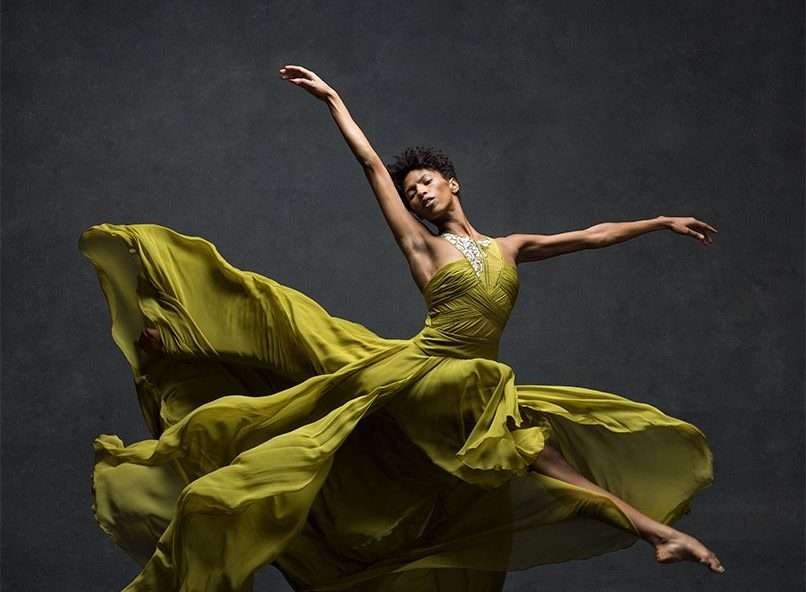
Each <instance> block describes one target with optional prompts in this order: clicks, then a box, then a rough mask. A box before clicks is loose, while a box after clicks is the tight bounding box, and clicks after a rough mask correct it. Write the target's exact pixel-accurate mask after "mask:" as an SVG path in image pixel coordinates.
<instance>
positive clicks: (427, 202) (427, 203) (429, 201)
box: [423, 197, 437, 208]
mask: <svg viewBox="0 0 806 592" xmlns="http://www.w3.org/2000/svg"><path fill="white" fill-rule="evenodd" d="M435 201H437V200H436V199H435V198H433V197H429V198H428V199H426V200H425V201H424V202H423V207H426V208H430V207H431V206H432V205H433V204H434V202H435Z"/></svg>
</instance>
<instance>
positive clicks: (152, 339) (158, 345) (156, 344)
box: [137, 327, 163, 351]
mask: <svg viewBox="0 0 806 592" xmlns="http://www.w3.org/2000/svg"><path fill="white" fill-rule="evenodd" d="M137 345H139V346H140V347H142V348H143V349H147V350H152V351H163V349H162V339H161V338H160V332H159V330H157V329H152V328H151V327H146V328H145V329H143V332H142V333H140V337H139V339H138V340H137Z"/></svg>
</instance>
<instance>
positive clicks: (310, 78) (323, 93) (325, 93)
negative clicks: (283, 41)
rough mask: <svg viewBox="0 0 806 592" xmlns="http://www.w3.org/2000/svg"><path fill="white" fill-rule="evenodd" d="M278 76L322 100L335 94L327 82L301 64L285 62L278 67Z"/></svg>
mask: <svg viewBox="0 0 806 592" xmlns="http://www.w3.org/2000/svg"><path fill="white" fill-rule="evenodd" d="M280 78H282V79H283V80H288V81H289V82H290V83H292V84H295V85H296V86H299V87H302V88H304V89H305V90H307V91H308V92H309V93H311V94H312V95H313V96H315V97H316V98H317V99H320V100H322V101H324V100H326V99H327V98H328V97H332V96H334V95H335V94H336V91H335V90H333V88H332V87H331V86H330V85H329V84H328V83H326V82H325V81H324V80H322V79H321V78H320V77H319V76H317V75H316V74H315V73H314V72H313V71H311V70H308V69H307V68H303V67H302V66H293V65H291V64H286V65H285V66H283V67H282V68H280Z"/></svg>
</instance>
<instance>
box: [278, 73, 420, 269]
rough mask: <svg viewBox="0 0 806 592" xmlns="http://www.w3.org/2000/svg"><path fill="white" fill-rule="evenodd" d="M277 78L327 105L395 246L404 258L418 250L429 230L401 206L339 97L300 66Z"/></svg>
mask: <svg viewBox="0 0 806 592" xmlns="http://www.w3.org/2000/svg"><path fill="white" fill-rule="evenodd" d="M280 76H281V77H282V78H283V79H284V80H288V81H289V82H291V83H293V84H295V85H297V86H300V87H302V88H304V89H305V90H307V91H308V92H309V93H311V94H312V95H314V96H315V97H316V98H318V99H320V100H322V101H324V102H325V103H327V106H328V108H329V109H330V114H331V115H332V116H333V119H334V120H335V122H336V125H337V126H338V128H339V131H341V133H342V135H343V136H344V139H345V140H346V141H347V144H348V145H349V146H350V150H352V152H353V154H354V155H355V157H356V159H357V160H358V162H359V163H360V164H361V166H362V168H363V170H364V174H365V175H366V176H367V180H368V181H369V183H370V185H371V186H372V190H373V192H374V193H375V197H376V198H377V200H378V204H379V205H380V207H381V211H382V212H383V215H384V217H385V218H386V221H387V223H388V224H389V227H390V228H391V230H392V234H394V236H395V240H396V241H397V243H398V245H399V246H400V247H401V249H402V250H403V252H404V253H406V254H407V255H408V254H409V253H410V252H411V251H412V250H420V249H421V248H422V246H423V244H424V242H425V238H424V236H425V234H426V233H428V229H427V228H426V227H425V226H423V225H422V224H421V223H420V222H419V221H418V220H417V219H416V218H415V217H414V215H413V214H412V213H411V212H409V211H408V210H407V209H406V207H405V206H404V205H403V202H402V201H401V199H400V196H399V195H398V193H397V188H396V187H395V184H394V182H393V181H392V177H391V176H390V175H389V171H387V170H386V166H385V165H384V164H383V161H382V160H381V158H380V157H379V156H378V154H377V153H376V152H375V150H374V149H373V148H372V145H371V144H370V143H369V140H367V137H366V136H365V135H364V132H362V131H361V128H360V127H358V124H356V122H355V121H353V118H352V116H351V115H350V112H349V111H348V110H347V106H346V105H345V104H344V101H342V100H341V97H340V96H339V94H338V93H337V92H336V91H335V90H334V89H333V88H332V87H331V86H330V85H328V84H327V83H326V82H325V81H323V80H322V79H321V78H320V77H319V76H317V75H316V74H314V73H313V72H312V71H311V70H308V69H307V68H303V67H302V66H292V65H286V66H285V67H283V68H281V69H280Z"/></svg>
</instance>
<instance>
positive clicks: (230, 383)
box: [79, 224, 712, 592]
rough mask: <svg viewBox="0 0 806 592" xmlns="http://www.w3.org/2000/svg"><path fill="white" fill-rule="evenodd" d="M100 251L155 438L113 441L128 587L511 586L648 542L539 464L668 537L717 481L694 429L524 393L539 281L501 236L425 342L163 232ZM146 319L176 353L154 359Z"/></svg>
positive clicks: (605, 404) (95, 477)
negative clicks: (519, 343)
mask: <svg viewBox="0 0 806 592" xmlns="http://www.w3.org/2000/svg"><path fill="white" fill-rule="evenodd" d="M79 248H80V250H81V252H82V253H83V254H84V255H85V256H86V257H87V258H88V259H89V260H90V261H91V263H92V264H93V266H94V269H95V271H96V272H97V276H98V279H99V281H100V285H101V288H102V292H103V294H104V297H105V299H106V302H107V305H108V308H109V313H110V316H111V331H112V337H113V339H114V341H115V343H116V344H117V346H118V347H119V348H120V350H121V351H122V353H123V355H124V356H125V357H126V360H127V361H128V363H129V365H130V366H131V370H132V374H133V378H134V386H135V391H136V394H137V397H138V401H139V404H140V407H141V409H142V412H143V417H144V419H145V423H146V426H147V428H148V430H149V431H150V434H151V438H149V439H145V440H142V441H139V442H132V443H129V444H124V442H122V441H121V439H120V438H119V437H117V436H115V435H110V434H102V435H99V436H98V437H97V438H96V439H95V441H94V444H93V446H94V450H95V466H94V470H93V474H92V492H93V496H94V497H93V499H94V501H93V511H94V514H95V518H96V520H97V522H98V524H99V526H100V527H101V529H103V531H104V532H105V533H107V534H108V535H109V536H110V537H111V538H112V540H113V541H114V542H115V543H116V544H118V545H119V546H120V547H122V548H123V549H124V550H125V551H126V552H127V553H128V554H129V555H130V556H131V557H132V558H133V559H134V560H135V561H137V562H138V563H139V564H140V566H141V567H142V571H141V572H140V573H139V574H138V575H137V577H136V578H135V579H134V580H133V581H132V582H131V583H129V585H128V586H126V588H125V589H124V590H125V591H126V592H133V591H160V592H167V591H181V592H191V591H192V592H202V591H203V592H214V591H215V592H221V591H238V592H247V591H249V590H251V589H252V581H253V574H254V572H255V570H256V569H257V568H259V567H260V566H263V565H266V564H269V563H271V564H273V565H274V566H276V567H277V568H278V569H279V570H280V571H281V572H282V573H283V574H284V576H285V577H286V579H287V580H288V582H289V583H290V585H291V586H292V587H293V588H294V589H295V590H299V591H310V592H314V591H316V592H320V591H321V592H324V591H326V590H332V591H336V590H356V591H359V592H370V591H398V590H400V591H403V590H406V591H420V590H422V591H454V590H455V591H460V590H461V591H464V590H470V591H475V592H491V591H494V590H501V589H502V587H503V582H504V578H505V576H506V572H507V571H510V570H517V569H525V568H529V567H532V566H535V565H540V564H545V563H553V562H560V561H567V560H571V559H581V558H586V557H591V556H594V555H598V554H602V553H606V552H609V551H614V550H617V549H622V548H625V547H628V546H630V545H632V544H633V543H634V542H635V541H636V540H638V535H637V532H636V530H635V527H634V525H633V524H632V523H631V522H630V520H629V519H628V518H627V516H626V515H625V514H624V513H623V512H622V511H621V510H620V509H619V508H618V507H617V506H616V505H615V504H614V503H613V502H612V501H610V500H609V499H608V498H606V497H604V496H601V495H597V494H595V493H593V492H590V491H589V490H586V489H583V488H580V487H577V486H574V485H571V484H568V483H565V482H563V481H560V480H557V479H553V478H551V477H548V476H545V475H543V474H540V473H537V472H534V471H533V470H530V464H531V463H532V462H533V461H534V459H535V458H536V457H537V455H538V454H539V453H540V451H541V450H542V449H543V447H544V446H545V444H546V443H549V442H550V443H551V444H552V445H553V446H555V447H556V448H558V449H559V450H560V451H561V452H562V454H563V455H564V456H565V457H566V459H567V460H568V461H569V463H571V464H572V465H573V466H574V467H575V468H576V469H577V470H578V471H579V472H580V473H582V474H583V475H585V476H586V477H587V478H588V479H590V480H591V481H593V482H595V483H597V484H598V485H600V486H601V487H603V488H605V489H607V490H609V491H610V492H612V493H614V494H616V495H618V496H619V497H621V498H623V499H624V500H626V501H627V502H628V503H630V504H632V505H633V506H635V507H636V508H638V509H639V510H641V511H642V512H644V513H645V514H647V515H649V516H651V517H652V518H654V519H656V520H659V521H661V522H664V523H667V524H671V523H673V522H674V521H676V520H677V519H678V518H679V517H680V516H681V515H682V514H684V513H685V512H687V511H689V508H690V505H691V502H692V499H693V497H694V494H695V493H696V492H697V491H698V490H700V489H702V488H703V487H706V486H708V485H709V484H710V483H711V482H712V455H711V451H710V449H709V446H708V443H707V440H706V438H705V436H704V435H703V433H702V432H701V431H700V430H699V429H698V428H696V427H695V426H693V425H691V424H690V423H687V422H685V421H682V420H680V419H677V418H674V417H671V416H669V415H666V414H664V413H663V412H662V411H660V410H659V409H657V408H656V407H653V406H651V405H647V404H644V403H640V402H635V401H632V400H629V399H627V398H624V397H621V396H618V395H615V394H611V393H606V392H602V391H597V390H592V389H588V388H582V387H576V386H558V385H532V384H516V383H515V376H514V374H513V371H512V369H511V368H510V367H509V366H507V365H506V364H504V363H501V362H499V361H498V360H497V355H498V346H499V341H500V337H501V333H502V332H503V329H504V327H505V325H506V322H507V320H508V318H509V315H510V312H511V310H512V306H513V305H514V303H515V300H516V298H517V294H518V285H519V284H518V273H517V269H516V268H515V267H513V266H512V265H509V264H507V263H506V262H505V261H504V260H503V258H502V257H501V254H500V251H499V248H498V244H497V242H496V241H495V240H493V241H491V243H490V244H489V246H488V247H486V263H485V266H484V269H483V273H482V274H481V276H480V277H478V276H477V275H476V273H475V272H474V270H473V267H472V266H471V264H470V262H469V261H468V260H467V259H465V258H464V257H462V258H459V259H456V260H455V261H452V262H450V263H448V264H447V265H445V266H443V267H442V268H441V269H440V270H438V271H437V273H436V274H435V275H434V276H433V278H432V279H431V280H430V281H429V283H428V284H427V286H426V287H425V290H424V294H423V295H424V299H425V304H426V307H427V309H428V316H427V318H426V321H425V324H424V326H423V328H422V330H421V331H420V332H419V333H417V334H416V335H414V336H413V337H411V338H409V339H387V338H383V337H380V336H378V335H376V334H375V333H373V332H372V331H370V330H369V329H367V328H366V327H364V326H362V325H360V324H358V323H354V322H351V321H349V320H346V319H342V318H338V317H335V316H332V315H330V314H329V313H328V312H327V311H326V310H324V309H323V308H322V307H321V306H320V305H319V304H317V303H316V302H315V301H314V300H313V299H311V298H310V297H308V296H306V295H305V294H303V293H301V292H299V291H297V290H295V289H293V288H291V287H289V286H285V285H283V284H281V283H279V282H277V281H274V280H272V279H271V278H269V277H265V276H262V275H260V274H257V273H253V272H249V271H244V270H240V269H237V268H235V267H233V266H232V265H230V264H229V263H228V262H227V261H226V260H225V259H224V258H223V257H222V256H221V255H220V254H219V252H218V250H217V249H216V247H215V246H214V245H213V244H211V243H210V242H208V241H207V240H205V239H203V238H201V237H195V236H187V235H184V234H181V233H179V232H176V231H175V230H172V229H170V228H167V227H164V226H160V225H156V224H132V225H118V224H99V225H95V226H92V227H90V228H88V229H87V230H85V231H84V232H83V233H82V235H81V238H80V240H79ZM457 255H460V253H459V251H457ZM144 327H153V328H156V329H157V330H158V331H159V334H160V336H161V338H162V343H163V344H164V348H165V351H164V352H163V353H153V352H149V351H144V350H142V349H140V348H138V347H137V346H136V345H135V341H136V340H137V338H138V335H139V334H140V332H141V331H142V330H143V328H144ZM111 403H112V404H114V401H112V402H111Z"/></svg>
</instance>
